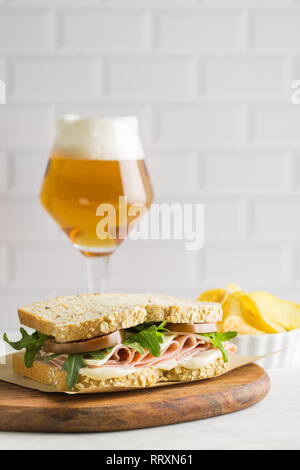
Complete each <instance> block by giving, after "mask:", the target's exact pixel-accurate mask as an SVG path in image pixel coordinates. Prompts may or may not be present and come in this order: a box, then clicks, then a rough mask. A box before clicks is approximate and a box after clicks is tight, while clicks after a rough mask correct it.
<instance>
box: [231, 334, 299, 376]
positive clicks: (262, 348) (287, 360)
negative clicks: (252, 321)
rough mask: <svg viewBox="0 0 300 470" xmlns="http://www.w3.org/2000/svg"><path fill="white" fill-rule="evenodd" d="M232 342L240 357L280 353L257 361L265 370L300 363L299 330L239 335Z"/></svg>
mask: <svg viewBox="0 0 300 470" xmlns="http://www.w3.org/2000/svg"><path fill="white" fill-rule="evenodd" d="M232 341H233V342H234V343H235V344H236V345H237V347H238V353H239V354H241V355H242V356H263V355H265V354H270V353H272V352H275V351H280V352H278V353H276V354H273V355H272V356H269V357H265V358H264V359H260V360H259V361H257V364H259V365H260V366H262V367H264V368H266V369H271V368H275V367H284V366H287V365H288V364H297V363H300V328H297V329H296V330H291V331H288V332H286V333H274V334H265V335H240V336H237V337H236V338H234V340H232ZM281 350H282V351H281Z"/></svg>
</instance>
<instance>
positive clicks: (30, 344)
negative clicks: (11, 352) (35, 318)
mask: <svg viewBox="0 0 300 470" xmlns="http://www.w3.org/2000/svg"><path fill="white" fill-rule="evenodd" d="M20 332H21V335H22V338H21V339H20V340H19V341H16V342H12V341H9V339H8V337H7V334H6V333H4V335H3V340H4V341H5V342H6V343H8V344H9V345H10V346H11V347H12V348H14V349H16V350H17V351H20V350H21V349H24V348H25V349H26V352H25V355H24V363H25V366H26V367H31V366H32V364H33V361H34V359H35V357H36V355H37V354H38V353H39V352H40V350H41V349H42V347H43V345H44V342H45V341H46V339H48V338H50V336H49V335H44V334H42V333H40V332H39V331H35V332H34V333H32V335H29V334H28V333H27V331H26V330H24V328H20Z"/></svg>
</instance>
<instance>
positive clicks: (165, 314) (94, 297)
mask: <svg viewBox="0 0 300 470" xmlns="http://www.w3.org/2000/svg"><path fill="white" fill-rule="evenodd" d="M18 313H19V319H20V322H21V323H22V324H23V325H25V326H28V327H30V328H34V329H35V330H38V331H40V332H41V333H44V334H47V335H51V336H53V337H54V338H55V340H56V341H57V342H59V343H65V342H69V341H77V340H81V339H89V338H94V337H95V336H99V335H104V334H108V333H110V332H112V331H115V330H119V329H123V328H130V327H132V326H135V325H138V324H140V323H144V322H147V321H164V320H166V321H167V322H171V323H215V322H219V321H221V319H222V307H221V305H220V304H217V303H212V302H198V301H196V300H185V299H180V298H176V297H169V296H167V295H161V294H79V295H70V296H60V297H56V298H55V299H52V300H46V301H43V302H35V303H33V304H30V305H26V306H25V307H22V308H20V309H19V310H18Z"/></svg>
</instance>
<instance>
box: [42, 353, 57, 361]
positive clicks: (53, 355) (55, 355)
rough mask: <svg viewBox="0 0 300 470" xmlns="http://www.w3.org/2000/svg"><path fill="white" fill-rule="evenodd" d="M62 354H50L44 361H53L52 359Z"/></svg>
mask: <svg viewBox="0 0 300 470" xmlns="http://www.w3.org/2000/svg"><path fill="white" fill-rule="evenodd" d="M58 356H61V354H56V353H54V354H50V355H49V356H47V357H45V358H44V361H51V359H55V358H56V357H58Z"/></svg>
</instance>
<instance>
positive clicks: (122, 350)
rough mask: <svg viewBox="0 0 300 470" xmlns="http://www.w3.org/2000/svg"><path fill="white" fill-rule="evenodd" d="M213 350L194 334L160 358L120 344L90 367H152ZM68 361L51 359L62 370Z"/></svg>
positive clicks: (165, 349) (230, 348)
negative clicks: (106, 356)
mask: <svg viewBox="0 0 300 470" xmlns="http://www.w3.org/2000/svg"><path fill="white" fill-rule="evenodd" d="M223 344H224V347H225V348H226V349H227V350H228V351H230V352H235V351H236V350H237V347H236V345H235V344H233V343H230V342H226V343H223ZM209 349H212V344H211V343H210V342H209V341H205V340H203V339H202V338H201V339H200V338H198V337H197V336H196V335H194V334H188V333H187V334H185V335H182V334H181V335H176V336H175V337H174V338H173V339H172V341H171V342H170V343H169V344H167V345H166V346H164V347H163V348H162V351H161V355H160V357H154V356H152V354H150V352H149V351H147V350H146V351H145V353H144V354H141V353H139V352H138V351H136V350H135V349H132V348H131V347H129V346H126V345H123V344H119V345H118V346H117V347H116V349H115V350H114V352H113V354H112V355H111V356H110V358H109V359H108V360H107V361H106V362H105V363H104V364H101V365H100V366H97V365H88V367H89V368H91V369H98V368H99V367H118V366H123V367H134V368H140V367H141V368H142V367H150V366H152V365H154V364H159V363H160V362H164V361H169V360H171V359H176V360H180V359H185V358H187V357H192V356H195V355H196V354H199V353H200V352H202V351H207V350H209ZM65 360H66V356H65V355H61V356H58V357H56V358H53V359H51V360H50V361H49V362H50V363H51V364H53V365H56V366H57V367H59V368H61V367H62V366H63V364H64V362H65Z"/></svg>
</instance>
